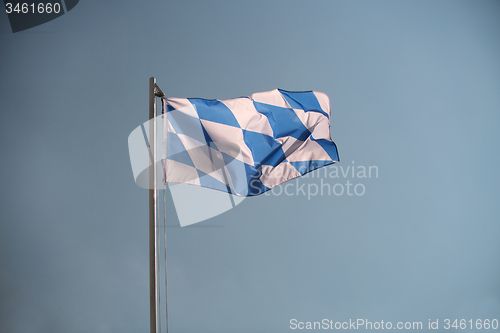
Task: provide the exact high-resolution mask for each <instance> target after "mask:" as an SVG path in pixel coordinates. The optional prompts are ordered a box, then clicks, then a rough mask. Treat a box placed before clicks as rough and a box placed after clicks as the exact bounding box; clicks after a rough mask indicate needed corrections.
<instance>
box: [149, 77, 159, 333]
mask: <svg viewBox="0 0 500 333" xmlns="http://www.w3.org/2000/svg"><path fill="white" fill-rule="evenodd" d="M155 86H156V79H155V78H154V77H151V78H149V120H150V121H149V149H150V151H151V152H152V153H153V156H154V157H156V154H155V152H156V146H155V144H156V142H155V141H156V140H155V139H156V135H155V134H156V126H155V121H154V118H155V116H156V110H155V109H156V108H155V106H156V103H155V101H156V96H155ZM151 120H153V121H151ZM155 176H156V159H155V158H153V161H152V166H151V168H149V185H150V186H149V317H150V318H149V319H150V332H151V333H158V329H157V322H158V321H157V310H156V305H157V297H158V293H157V281H156V277H157V271H158V269H157V266H156V263H157V260H156V255H157V254H156V247H157V239H156V216H157V214H156V179H155V178H156V177H155Z"/></svg>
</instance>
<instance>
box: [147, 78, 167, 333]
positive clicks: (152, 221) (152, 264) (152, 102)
mask: <svg viewBox="0 0 500 333" xmlns="http://www.w3.org/2000/svg"><path fill="white" fill-rule="evenodd" d="M163 96H165V95H164V94H163V92H162V91H161V89H160V87H158V85H157V84H156V78H154V77H151V78H149V120H150V121H149V149H150V152H151V154H152V156H153V159H152V160H153V161H152V166H151V167H150V168H149V185H150V186H149V311H150V314H149V316H150V318H149V319H150V331H151V333H158V308H157V306H158V281H157V278H158V237H157V233H156V231H157V227H158V223H157V222H158V221H157V220H158V214H157V212H158V189H157V183H158V181H157V170H156V165H157V160H158V158H157V151H156V136H157V133H156V97H163ZM162 139H163V138H162ZM165 237H166V235H165ZM165 246H166V243H165ZM166 255H167V252H166V248H165V265H166ZM166 270H167V267H166V266H165V280H166V279H167V276H166ZM166 292H167V291H166V290H165V295H166ZM167 316H168V314H167ZM167 318H168V317H167ZM167 330H168V322H167Z"/></svg>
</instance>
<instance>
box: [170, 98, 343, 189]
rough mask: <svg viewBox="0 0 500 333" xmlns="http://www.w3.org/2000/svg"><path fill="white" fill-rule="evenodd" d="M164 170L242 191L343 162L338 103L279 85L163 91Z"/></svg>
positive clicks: (183, 179)
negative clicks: (206, 93) (188, 93)
mask: <svg viewBox="0 0 500 333" xmlns="http://www.w3.org/2000/svg"><path fill="white" fill-rule="evenodd" d="M163 107H164V111H165V113H166V114H165V115H164V117H163V120H164V123H163V126H164V129H163V133H164V149H163V161H162V162H163V177H164V179H165V181H166V182H168V183H183V184H192V185H197V186H202V187H207V188H213V189H217V190H221V191H227V192H229V193H231V194H235V195H238V196H252V195H258V194H261V193H264V192H266V191H268V190H270V189H272V188H273V187H275V186H278V185H280V184H282V183H284V182H286V181H288V180H291V179H294V178H296V177H299V176H301V175H304V174H306V173H308V172H310V171H312V170H315V169H317V168H319V167H322V166H326V165H329V164H332V163H335V162H338V161H339V157H338V152H337V147H336V146H335V143H334V142H333V141H332V139H331V137H330V102H329V99H328V96H327V95H326V94H324V93H321V92H316V91H306V92H291V91H285V90H280V89H275V90H272V91H267V92H260V93H255V94H252V95H250V96H248V97H241V98H235V99H228V100H207V99H201V98H163Z"/></svg>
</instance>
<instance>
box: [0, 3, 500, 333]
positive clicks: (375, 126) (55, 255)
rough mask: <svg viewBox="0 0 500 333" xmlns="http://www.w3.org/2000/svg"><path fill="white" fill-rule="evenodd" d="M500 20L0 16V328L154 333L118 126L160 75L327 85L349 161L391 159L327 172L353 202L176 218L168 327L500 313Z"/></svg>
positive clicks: (278, 203)
mask: <svg viewBox="0 0 500 333" xmlns="http://www.w3.org/2000/svg"><path fill="white" fill-rule="evenodd" d="M499 18H500V2H498V1H486V0H481V1H319V0H315V1H274V0H273V1H177V2H173V1H125V0H120V1H92V0H81V1H80V3H79V4H78V5H77V6H76V7H75V8H74V9H73V10H72V11H70V12H69V13H67V14H65V15H63V16H62V17H60V18H58V19H56V20H54V21H51V22H48V23H46V24H44V25H41V26H38V27H35V28H33V29H29V30H26V31H23V32H19V33H16V34H13V33H12V32H11V30H10V26H9V22H8V19H7V15H6V14H0V59H1V62H0V126H1V130H0V156H1V159H0V171H1V177H0V191H1V192H0V194H1V200H0V218H1V223H0V331H1V332H9V333H17V332H23V333H26V332H148V331H149V287H148V284H149V280H148V209H147V207H148V193H147V190H144V189H141V188H139V187H137V186H136V185H135V183H134V180H133V176H132V171H131V167H130V160H129V155H128V147H127V138H128V135H129V133H130V132H131V131H132V130H133V129H134V128H136V127H137V126H138V125H139V124H141V123H142V122H144V121H146V120H147V117H148V79H149V77H150V76H155V77H156V78H157V81H158V84H159V86H160V87H161V88H162V90H163V91H164V92H165V94H166V95H168V96H172V97H203V98H218V99H225V98H233V97H239V96H246V95H249V94H251V93H254V92H258V91H266V90H271V89H274V88H281V89H285V90H317V91H322V92H325V93H327V94H328V95H329V96H330V99H331V109H332V138H333V140H334V141H335V142H336V143H337V145H338V148H339V154H340V158H341V162H340V163H339V164H337V165H338V167H339V168H340V166H343V167H344V168H347V167H348V166H352V165H355V166H377V167H378V171H379V172H378V178H376V177H373V176H372V178H370V179H358V178H356V177H355V178H352V177H349V176H348V177H347V178H343V177H342V176H341V177H340V178H331V177H327V178H324V179H323V182H324V183H325V182H326V183H328V184H330V185H331V186H334V185H335V184H337V183H341V184H345V183H346V181H347V180H350V182H351V183H353V184H356V183H362V184H363V185H364V187H365V189H366V192H365V194H364V195H362V196H357V195H353V196H349V195H347V194H345V193H344V194H343V195H340V196H336V195H322V196H321V195H316V196H314V197H311V198H310V199H309V200H308V198H307V196H304V195H301V194H300V193H299V194H298V195H293V196H286V195H276V194H274V195H270V196H265V195H262V196H259V197H255V198H249V199H247V200H245V201H244V202H243V203H241V204H240V205H239V206H237V207H236V208H235V209H233V210H230V211H228V212H226V213H224V214H222V215H219V216H217V217H214V218H212V219H210V220H208V221H205V222H203V223H201V224H200V226H205V227H188V228H175V227H172V228H168V230H167V231H168V252H169V255H168V260H169V288H170V289H169V310H170V313H169V315H170V319H171V321H170V330H171V332H174V333H175V332H193V333H195V332H288V331H291V330H290V325H289V321H290V319H293V318H295V319H297V320H299V321H320V320H322V319H324V318H327V319H331V320H333V321H349V319H352V320H356V319H358V318H363V319H368V320H371V321H374V322H375V321H381V320H384V321H392V322H394V323H396V322H397V321H402V322H405V321H412V322H413V321H422V322H423V323H424V328H426V325H427V323H428V320H429V319H431V320H433V321H435V320H436V319H438V320H439V323H440V327H441V330H440V331H444V330H443V329H442V327H443V326H442V324H443V321H444V320H445V319H447V318H448V319H456V318H458V319H466V320H469V319H473V320H476V319H488V318H489V319H494V318H496V319H498V320H500V264H499V262H500V260H499V259H500V242H499V239H500V206H499V204H498V201H499V197H500V189H499V180H500V179H499V173H498V166H499V164H500V157H499V156H500V155H499V154H498V148H499V139H500V137H499V133H500V112H499V111H500V61H499V59H500V19H499ZM327 170H328V171H329V172H330V171H331V170H333V167H328V169H327ZM321 174H322V175H324V174H323V173H321ZM320 182H321V180H320V179H319V178H311V177H309V178H304V179H301V180H300V182H299V183H298V184H305V186H308V185H310V184H321V183H320ZM168 205H169V211H170V212H171V214H170V215H169V217H168V218H169V223H170V224H172V225H173V226H174V225H175V224H176V223H177V224H178V222H177V221H176V215H175V212H173V206H172V203H171V202H169V203H168ZM193 209H196V207H193ZM214 226H218V227H214Z"/></svg>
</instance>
